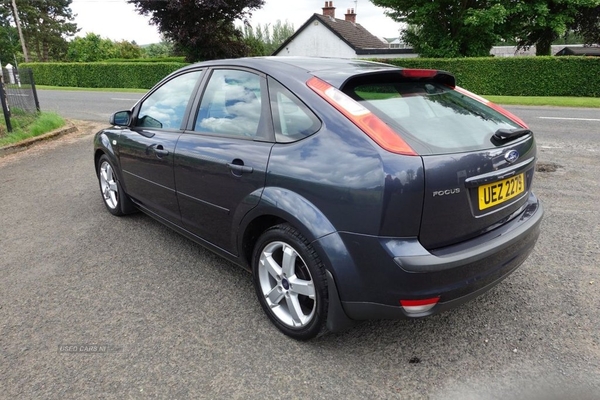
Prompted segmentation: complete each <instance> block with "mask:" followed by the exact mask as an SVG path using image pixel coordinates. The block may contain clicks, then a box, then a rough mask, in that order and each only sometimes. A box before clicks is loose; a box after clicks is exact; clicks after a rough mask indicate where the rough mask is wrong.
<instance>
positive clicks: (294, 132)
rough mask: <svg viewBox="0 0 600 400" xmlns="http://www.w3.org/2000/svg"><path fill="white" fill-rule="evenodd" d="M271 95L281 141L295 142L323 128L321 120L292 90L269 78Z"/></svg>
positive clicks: (274, 121)
mask: <svg viewBox="0 0 600 400" xmlns="http://www.w3.org/2000/svg"><path fill="white" fill-rule="evenodd" d="M269 95H270V97H271V110H272V112H273V124H274V126H275V139H276V141H277V142H279V143H288V142H295V141H297V140H300V139H303V138H305V137H307V136H310V135H312V134H314V133H316V132H317V131H318V130H319V129H321V121H320V120H319V119H318V118H317V116H316V115H315V114H314V113H313V112H312V111H310V110H309V109H308V107H306V105H304V103H302V102H301V101H300V99H298V98H297V97H296V96H295V95H294V94H292V92H290V91H289V90H287V89H286V88H285V87H283V86H282V85H281V84H280V83H279V82H277V81H276V80H274V79H271V78H269Z"/></svg>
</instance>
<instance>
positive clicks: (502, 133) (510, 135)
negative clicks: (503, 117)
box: [493, 128, 531, 141]
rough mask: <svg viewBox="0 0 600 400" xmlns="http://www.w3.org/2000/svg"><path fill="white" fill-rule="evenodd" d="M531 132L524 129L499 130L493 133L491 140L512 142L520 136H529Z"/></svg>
mask: <svg viewBox="0 0 600 400" xmlns="http://www.w3.org/2000/svg"><path fill="white" fill-rule="evenodd" d="M530 133H531V131H530V130H529V129H525V128H516V129H504V128H500V129H498V130H497V131H496V133H494V136H493V138H494V139H496V140H503V141H504V140H513V139H516V138H518V137H521V136H525V135H529V134H530Z"/></svg>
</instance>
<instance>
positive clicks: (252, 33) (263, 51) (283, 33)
mask: <svg viewBox="0 0 600 400" xmlns="http://www.w3.org/2000/svg"><path fill="white" fill-rule="evenodd" d="M293 34H294V25H292V24H290V23H289V22H288V21H285V23H282V22H281V20H277V22H275V24H274V25H273V28H272V29H271V27H270V25H269V24H266V25H264V26H261V25H260V24H258V25H257V26H256V28H253V27H252V26H250V25H245V26H244V41H245V42H246V45H247V46H248V47H249V49H250V50H249V54H248V55H250V56H270V55H272V54H273V53H274V52H275V50H277V49H278V48H279V46H281V45H282V44H283V42H285V41H286V40H287V39H288V38H289V37H290V36H292V35H293Z"/></svg>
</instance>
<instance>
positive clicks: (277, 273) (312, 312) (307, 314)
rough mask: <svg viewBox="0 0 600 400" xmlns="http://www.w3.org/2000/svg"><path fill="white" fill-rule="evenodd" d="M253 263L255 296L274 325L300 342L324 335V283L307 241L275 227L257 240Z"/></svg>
mask: <svg viewBox="0 0 600 400" xmlns="http://www.w3.org/2000/svg"><path fill="white" fill-rule="evenodd" d="M252 259H253V265H252V266H253V277H254V286H255V288H256V294H257V296H258V300H259V302H260V304H261V306H262V308H263V310H264V311H265V313H266V314H267V316H268V317H269V318H270V319H271V321H272V322H273V324H275V326H276V327H277V328H279V330H281V331H282V332H283V333H285V334H286V335H288V336H290V337H292V338H294V339H299V340H307V339H311V338H314V337H315V336H317V335H319V334H320V333H321V332H323V331H324V329H325V322H326V320H327V306H328V296H327V280H326V277H325V268H324V267H323V263H322V262H321V260H320V259H319V256H318V255H317V253H316V252H315V250H314V249H313V248H312V246H311V245H310V244H309V243H308V241H307V240H306V239H305V238H304V237H303V236H302V235H301V234H300V233H299V232H298V231H297V230H296V229H294V228H293V227H291V226H290V225H287V224H283V225H277V226H275V227H273V228H270V229H269V230H267V231H266V232H265V233H263V235H262V236H261V237H260V238H259V239H258V242H257V244H256V246H255V248H254V255H253V258H252Z"/></svg>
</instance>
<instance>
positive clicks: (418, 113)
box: [343, 79, 520, 155]
mask: <svg viewBox="0 0 600 400" xmlns="http://www.w3.org/2000/svg"><path fill="white" fill-rule="evenodd" d="M343 91H344V92H345V93H346V94H348V95H349V96H350V97H352V98H353V99H355V100H357V101H358V102H359V103H361V104H362V105H363V106H364V107H366V108H368V109H369V110H370V111H371V112H373V113H374V114H375V115H377V116H378V117H379V118H381V119H382V120H383V121H384V122H385V123H386V124H388V125H389V126H390V127H391V128H393V129H394V130H395V131H396V132H398V134H399V135H401V136H402V138H403V139H404V140H405V141H406V142H407V143H408V144H410V146H411V147H412V148H413V149H414V150H415V151H417V153H419V154H421V155H430V154H448V153H456V152H466V151H474V150H483V149H489V148H493V147H495V145H494V143H492V141H491V137H492V135H493V134H494V133H495V132H496V131H497V130H498V129H500V128H505V129H515V128H520V126H519V125H517V124H516V123H515V122H513V121H511V120H510V119H509V118H507V117H505V116H504V115H502V114H500V113H499V112H497V111H495V110H493V109H492V108H489V107H487V106H486V105H484V104H482V103H480V102H478V101H476V100H474V99H472V98H470V97H468V96H466V95H463V94H461V93H459V92H457V91H455V90H454V89H452V88H450V87H448V86H445V85H443V84H439V83H436V82H428V81H403V80H401V79H398V80H397V81H394V79H389V80H386V81H385V82H379V81H378V82H369V81H367V82H365V79H361V82H355V83H352V82H350V84H347V85H346V86H345V87H344V88H343Z"/></svg>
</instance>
